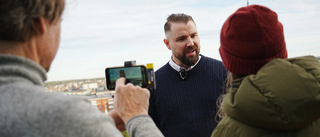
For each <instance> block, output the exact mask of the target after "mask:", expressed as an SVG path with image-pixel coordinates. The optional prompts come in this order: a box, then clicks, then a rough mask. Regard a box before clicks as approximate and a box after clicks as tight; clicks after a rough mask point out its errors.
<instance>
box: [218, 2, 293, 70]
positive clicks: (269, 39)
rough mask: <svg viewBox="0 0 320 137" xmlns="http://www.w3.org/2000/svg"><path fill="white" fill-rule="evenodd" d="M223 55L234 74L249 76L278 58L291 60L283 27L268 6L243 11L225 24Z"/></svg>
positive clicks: (223, 29) (243, 8)
mask: <svg viewBox="0 0 320 137" xmlns="http://www.w3.org/2000/svg"><path fill="white" fill-rule="evenodd" d="M220 43H221V45H220V49H219V51H220V56H221V58H222V61H223V64H224V66H225V67H226V68H227V69H228V70H229V71H230V72H232V73H233V74H237V75H249V74H256V73H257V71H258V70H259V69H260V68H261V67H262V66H263V65H264V64H266V63H267V62H269V61H270V60H272V59H274V58H287V49H286V43H285V40H284V34H283V26H282V24H281V23H280V22H279V21H278V16H277V13H275V12H274V11H272V10H270V9H269V8H267V7H264V6H260V5H250V6H247V7H242V8H239V9H238V10H237V11H236V12H235V13H233V14H232V15H231V16H229V18H228V19H227V20H226V21H225V23H224V24H223V26H222V29H221V34H220Z"/></svg>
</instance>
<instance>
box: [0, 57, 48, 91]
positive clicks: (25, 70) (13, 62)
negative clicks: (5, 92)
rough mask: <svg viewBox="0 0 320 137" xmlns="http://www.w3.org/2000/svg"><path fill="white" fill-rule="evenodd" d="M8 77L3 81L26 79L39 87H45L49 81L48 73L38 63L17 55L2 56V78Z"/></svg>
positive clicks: (0, 72) (0, 68)
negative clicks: (45, 83)
mask: <svg viewBox="0 0 320 137" xmlns="http://www.w3.org/2000/svg"><path fill="white" fill-rule="evenodd" d="M1 76H6V77H7V78H6V79H3V80H5V81H7V82H9V81H8V80H10V79H11V80H16V79H20V78H23V79H26V80H28V81H30V82H32V83H34V84H37V85H44V84H43V82H44V81H45V80H47V72H46V70H45V69H44V68H43V67H41V66H40V65H39V64H37V63H36V62H34V61H32V60H30V59H27V58H24V57H19V56H15V55H3V54H2V55H0V77H1Z"/></svg>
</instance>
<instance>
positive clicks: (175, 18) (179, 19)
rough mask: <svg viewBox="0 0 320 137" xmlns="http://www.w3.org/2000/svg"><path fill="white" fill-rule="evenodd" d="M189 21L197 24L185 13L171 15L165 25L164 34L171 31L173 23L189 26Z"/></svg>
mask: <svg viewBox="0 0 320 137" xmlns="http://www.w3.org/2000/svg"><path fill="white" fill-rule="evenodd" d="M189 21H192V22H193V23H194V24H196V23H195V22H194V21H193V18H192V17H191V16H190V15H187V14H184V13H176V14H171V15H170V16H169V17H168V18H167V22H166V23H165V24H164V32H165V33H167V32H168V31H170V28H171V23H186V24H187V23H188V22H189Z"/></svg>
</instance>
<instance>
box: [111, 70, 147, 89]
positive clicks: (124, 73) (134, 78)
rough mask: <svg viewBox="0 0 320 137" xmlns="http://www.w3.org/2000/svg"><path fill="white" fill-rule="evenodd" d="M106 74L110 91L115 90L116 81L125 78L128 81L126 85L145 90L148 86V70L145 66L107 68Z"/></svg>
mask: <svg viewBox="0 0 320 137" xmlns="http://www.w3.org/2000/svg"><path fill="white" fill-rule="evenodd" d="M105 73H106V84H107V89H108V90H114V89H115V87H116V80H117V79H118V78H120V77H125V78H126V79H127V81H126V83H132V84H134V85H137V86H140V87H143V88H147V86H148V75H147V69H146V67H145V66H143V65H139V66H131V67H109V68H106V70H105Z"/></svg>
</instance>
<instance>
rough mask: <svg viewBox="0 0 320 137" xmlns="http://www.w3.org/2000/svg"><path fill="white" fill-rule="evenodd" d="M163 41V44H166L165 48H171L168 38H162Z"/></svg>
mask: <svg viewBox="0 0 320 137" xmlns="http://www.w3.org/2000/svg"><path fill="white" fill-rule="evenodd" d="M163 42H164V44H166V46H167V48H168V49H169V50H171V47H170V45H169V40H168V39H163Z"/></svg>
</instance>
